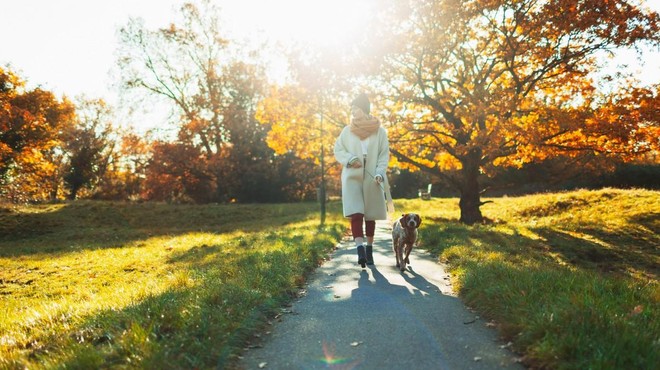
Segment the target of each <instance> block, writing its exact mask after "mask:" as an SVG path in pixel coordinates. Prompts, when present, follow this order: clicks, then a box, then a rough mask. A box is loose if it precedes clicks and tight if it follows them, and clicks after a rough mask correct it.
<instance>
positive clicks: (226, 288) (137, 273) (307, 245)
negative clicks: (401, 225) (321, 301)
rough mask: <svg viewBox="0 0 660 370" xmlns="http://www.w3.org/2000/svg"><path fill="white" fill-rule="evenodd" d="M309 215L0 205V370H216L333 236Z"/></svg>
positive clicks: (280, 208)
mask: <svg viewBox="0 0 660 370" xmlns="http://www.w3.org/2000/svg"><path fill="white" fill-rule="evenodd" d="M339 206H340V205H338V204H337V203H332V204H330V210H331V211H332V212H331V215H330V217H329V220H328V221H327V222H326V226H325V227H324V228H319V227H318V221H317V220H318V215H317V213H318V211H317V208H318V206H316V205H314V204H286V205H208V206H192V205H166V204H156V203H143V204H129V203H108V202H85V201H81V202H74V203H68V204H55V205H43V206H30V207H18V208H12V207H2V208H0V299H1V301H0V312H2V313H3V315H2V316H0V368H10V369H12V368H16V369H19V368H74V369H76V368H78V369H90V368H163V369H165V368H215V367H219V368H223V367H226V366H228V364H231V363H232V361H234V359H235V357H236V355H237V354H239V353H240V349H241V348H242V346H243V345H244V344H245V343H246V340H247V339H248V337H249V336H250V335H251V334H252V333H253V332H254V330H255V329H256V328H257V327H259V326H260V325H264V322H265V321H266V320H267V318H268V317H272V315H273V314H274V313H275V312H277V310H278V309H279V308H281V305H282V304H283V303H284V302H287V301H289V300H291V299H292V298H293V296H294V295H295V293H296V292H297V290H298V289H299V288H300V287H301V285H302V283H303V281H304V278H305V276H306V274H307V273H308V272H310V271H311V270H312V269H313V268H315V267H316V266H317V265H318V264H319V263H320V262H321V261H322V260H323V258H324V257H325V256H326V255H327V253H328V252H329V251H331V250H332V249H333V248H334V246H335V244H336V242H337V241H338V240H339V239H340V237H341V234H342V232H343V231H344V228H345V223H344V221H343V220H342V219H339V218H338V215H339V213H340V212H339V211H338V210H337V209H338V207H339Z"/></svg>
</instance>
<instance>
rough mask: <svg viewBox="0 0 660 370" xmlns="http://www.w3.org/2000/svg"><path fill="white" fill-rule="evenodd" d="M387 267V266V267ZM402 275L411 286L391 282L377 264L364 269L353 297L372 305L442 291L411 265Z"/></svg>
mask: <svg viewBox="0 0 660 370" xmlns="http://www.w3.org/2000/svg"><path fill="white" fill-rule="evenodd" d="M387 268H388V267H385V269H387ZM381 269H383V267H381ZM391 269H393V270H394V267H391ZM397 273H398V270H397ZM401 275H402V276H403V279H404V280H405V281H406V282H407V283H408V284H409V285H410V287H407V286H404V285H399V284H392V283H390V281H389V280H387V278H386V277H385V276H384V275H383V274H382V273H381V272H380V271H379V269H378V268H377V267H375V266H372V267H370V268H369V269H368V270H362V271H361V272H360V279H359V280H358V286H357V288H355V289H353V291H352V292H351V298H352V299H355V300H357V301H362V300H364V301H365V302H369V303H370V304H372V305H373V304H374V303H382V304H388V303H392V302H393V301H399V302H400V301H401V300H404V299H410V297H411V296H412V297H423V296H426V295H429V294H431V293H433V292H436V293H437V292H440V288H439V287H438V286H436V285H435V284H433V283H431V282H429V281H428V280H427V279H425V278H424V277H423V276H422V275H419V274H417V273H416V272H415V271H414V270H413V269H412V268H411V267H409V268H408V270H406V272H403V273H401ZM374 307H377V306H374Z"/></svg>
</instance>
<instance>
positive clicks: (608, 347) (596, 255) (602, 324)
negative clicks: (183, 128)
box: [398, 189, 660, 369]
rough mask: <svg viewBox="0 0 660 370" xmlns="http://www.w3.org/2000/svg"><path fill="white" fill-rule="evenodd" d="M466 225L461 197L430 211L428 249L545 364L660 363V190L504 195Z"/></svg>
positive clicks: (468, 295) (471, 299)
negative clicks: (483, 219)
mask: <svg viewBox="0 0 660 370" xmlns="http://www.w3.org/2000/svg"><path fill="white" fill-rule="evenodd" d="M488 200H492V201H493V203H489V204H486V205H484V206H483V207H482V211H483V213H484V215H486V216H487V217H489V218H490V222H489V223H487V224H485V225H476V226H465V225H462V224H460V223H458V222H456V221H455V220H457V219H458V210H457V209H456V200H455V199H433V200H431V201H429V202H427V203H424V205H423V206H420V204H419V203H420V201H418V200H414V201H400V202H399V204H398V209H413V210H414V209H424V211H423V213H424V214H425V216H426V219H427V221H429V222H426V223H425V224H424V225H422V227H423V229H422V231H421V235H422V237H423V241H422V248H425V249H426V250H428V251H429V252H430V253H432V254H434V255H437V256H438V257H439V259H440V260H442V261H444V262H446V263H448V265H449V268H450V271H451V272H452V274H453V278H454V283H455V286H456V287H457V290H458V292H459V294H460V296H461V297H462V298H463V300H464V302H465V303H466V304H467V305H468V306H471V307H473V308H474V309H476V310H477V311H479V312H480V313H481V314H482V316H484V317H486V318H488V319H489V320H492V322H491V323H490V325H495V326H497V328H498V329H499V330H500V333H501V334H502V336H503V337H504V338H505V340H506V341H511V342H512V347H513V349H515V350H516V351H519V352H520V353H521V355H523V359H524V362H525V363H526V364H527V365H530V366H532V367H535V368H559V369H658V368H660V314H659V311H658V310H659V303H660V289H659V288H660V286H659V284H658V273H659V272H660V192H657V191H656V192H653V191H645V190H615V189H604V190H599V191H575V192H567V193H554V194H540V195H529V196H523V197H508V198H507V197H503V198H496V199H488Z"/></svg>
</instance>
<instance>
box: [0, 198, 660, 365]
mask: <svg viewBox="0 0 660 370" xmlns="http://www.w3.org/2000/svg"><path fill="white" fill-rule="evenodd" d="M492 200H493V201H494V203H489V204H486V205H484V206H483V207H482V210H483V212H484V214H485V215H486V216H488V217H489V218H490V219H492V221H493V222H492V223H489V224H487V225H476V226H466V225H462V224H460V223H458V222H457V221H456V220H457V219H458V216H459V214H458V207H457V200H456V199H433V200H431V201H422V200H417V199H416V200H398V201H396V206H397V210H398V212H404V211H416V212H419V213H421V214H422V215H423V217H424V219H425V221H424V223H423V225H422V230H421V247H422V248H424V249H426V250H428V251H429V252H430V253H432V254H434V255H437V256H438V258H439V259H440V260H443V261H445V262H447V263H449V266H450V269H451V271H452V273H453V276H454V285H455V287H457V289H458V291H459V293H460V295H461V297H462V298H463V299H464V301H465V302H466V304H468V305H469V306H470V307H472V308H474V309H476V310H477V311H478V312H480V314H481V316H482V317H485V318H487V319H488V320H492V323H490V324H491V325H495V326H497V328H498V329H499V330H500V332H501V333H502V335H503V336H504V337H505V338H506V340H508V341H511V342H512V343H513V344H512V348H513V349H514V350H516V351H518V352H520V353H521V355H523V356H524V361H525V362H526V363H527V364H529V365H532V366H534V367H537V368H561V369H588V368H592V369H624V368H625V369H628V368H630V369H655V368H660V366H658V365H660V357H659V355H658V353H660V334H659V333H660V317H659V316H660V315H659V311H658V307H659V303H660V289H659V284H658V272H659V270H660V251H659V248H660V247H659V246H660V193H659V192H651V191H643V190H614V189H605V190H601V191H577V192H569V193H556V194H544V195H533V196H525V197H515V198H514V197H511V198H496V199H492ZM340 207H341V205H340V204H339V203H336V202H335V203H331V205H330V217H329V220H328V222H327V225H326V226H325V227H324V228H322V229H320V228H319V227H318V221H317V208H318V207H317V206H316V205H314V204H286V205H206V206H192V205H166V204H155V203H142V204H129V203H107V202H85V201H81V202H74V203H68V204H55V205H41V206H30V207H19V208H13V207H4V208H2V207H0V312H3V313H5V312H6V314H5V315H3V316H0V368H25V367H27V368H80V369H89V368H223V367H226V366H227V365H228V364H231V363H232V361H233V360H234V358H235V356H237V355H238V354H240V349H241V347H242V346H244V345H245V343H246V339H247V338H249V337H250V336H251V335H253V334H254V333H255V332H256V331H255V329H256V328H257V327H259V326H263V325H267V320H268V318H269V317H271V318H272V317H273V316H274V315H277V314H281V309H282V304H283V303H284V302H287V301H289V300H291V299H292V298H293V297H294V296H295V294H296V292H297V291H298V289H299V288H300V286H301V285H302V284H303V281H304V278H305V276H306V274H307V273H308V272H309V271H311V270H312V269H313V268H314V267H315V266H317V265H318V264H319V263H320V262H321V261H322V260H323V258H324V257H325V256H326V255H327V253H328V252H329V251H331V250H332V249H333V247H334V245H335V244H336V242H337V241H338V240H339V239H340V238H341V235H342V233H343V232H344V228H345V227H346V226H347V224H346V223H345V221H344V220H343V219H341V218H340V217H339V216H340Z"/></svg>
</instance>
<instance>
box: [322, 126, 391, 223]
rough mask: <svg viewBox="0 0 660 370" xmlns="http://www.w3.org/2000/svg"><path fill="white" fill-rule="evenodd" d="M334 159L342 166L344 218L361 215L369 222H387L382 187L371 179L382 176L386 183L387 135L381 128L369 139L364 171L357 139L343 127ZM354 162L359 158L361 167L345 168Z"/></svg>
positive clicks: (348, 128)
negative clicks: (356, 214)
mask: <svg viewBox="0 0 660 370" xmlns="http://www.w3.org/2000/svg"><path fill="white" fill-rule="evenodd" d="M335 158H336V159H337V161H338V162H339V163H341V165H342V170H341V198H342V204H343V208H344V216H345V217H349V216H351V215H352V214H355V213H362V214H364V219H365V220H369V221H371V220H385V219H387V208H386V205H385V195H384V193H383V189H382V188H381V185H379V184H377V183H376V181H375V180H374V176H376V175H381V176H382V177H383V179H384V180H385V181H387V176H386V171H387V165H388V163H389V160H390V143H389V140H388V139H387V131H386V130H385V129H384V128H383V127H382V126H381V127H379V128H378V131H377V132H376V133H374V134H372V135H371V136H370V137H369V145H368V146H367V165H366V167H365V166H364V162H363V155H362V145H361V143H360V138H359V137H357V135H355V134H353V133H352V132H351V129H350V126H346V127H344V129H343V130H342V132H341V134H340V135H339V137H338V138H337V141H336V142H335ZM353 158H358V159H359V160H360V162H362V167H360V168H352V167H348V166H347V165H348V162H350V161H351V160H352V159H353Z"/></svg>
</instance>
